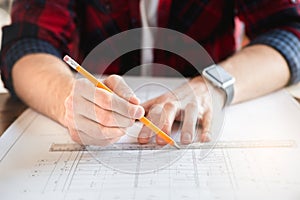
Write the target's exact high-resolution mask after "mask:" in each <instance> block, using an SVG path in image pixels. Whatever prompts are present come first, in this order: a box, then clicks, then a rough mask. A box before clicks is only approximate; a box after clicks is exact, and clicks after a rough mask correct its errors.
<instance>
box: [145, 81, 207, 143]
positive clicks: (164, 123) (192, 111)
mask: <svg viewBox="0 0 300 200" xmlns="http://www.w3.org/2000/svg"><path fill="white" fill-rule="evenodd" d="M211 102H212V101H211V96H210V94H209V92H208V88H207V86H206V84H205V82H204V80H203V78H202V77H200V76H198V77H196V78H193V79H191V80H190V81H189V82H188V83H186V84H184V85H182V86H180V87H179V88H177V89H175V90H174V91H172V92H168V93H166V94H163V95H161V96H159V97H157V98H154V99H151V100H149V101H147V102H145V103H144V104H143V106H144V108H145V110H146V112H147V117H148V118H149V119H150V120H151V121H152V122H154V124H157V125H158V127H159V128H161V129H162V130H163V131H164V132H166V133H167V134H170V133H171V128H172V125H173V123H174V121H175V120H176V121H183V124H182V130H181V143H183V144H189V143H191V142H193V141H201V142H207V141H209V140H210V135H209V130H210V126H211V120H212V103H211ZM198 122H200V123H201V125H202V131H201V133H199V134H197V133H195V132H196V125H197V123H198ZM151 136H152V135H151V130H150V129H148V128H147V127H145V126H144V127H143V128H142V130H141V132H140V134H139V142H140V143H147V142H149V140H150V138H151ZM156 141H157V143H158V144H161V145H164V144H165V141H164V140H162V139H161V138H159V137H156Z"/></svg>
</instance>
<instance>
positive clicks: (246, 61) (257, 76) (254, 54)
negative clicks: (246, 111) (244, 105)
mask: <svg viewBox="0 0 300 200" xmlns="http://www.w3.org/2000/svg"><path fill="white" fill-rule="evenodd" d="M219 64H220V65H221V66H222V67H224V68H225V69H226V70H227V71H228V72H229V73H230V74H232V75H233V76H234V77H235V78H236V83H235V86H234V87H235V96H234V99H233V103H238V102H242V101H245V100H249V99H252V98H255V97H259V96H262V95H264V94H267V93H270V92H273V91H275V90H277V89H280V88H282V87H284V86H285V85H286V84H287V83H288V81H289V79H290V72H289V68H288V65H287V62H286V61H285V59H284V57H283V56H282V55H281V54H280V53H279V52H277V51H276V50H274V49H273V48H271V47H268V46H266V45H253V46H250V47H247V48H244V49H243V50H241V51H240V52H238V53H236V54H235V55H233V56H232V57H230V58H228V59H227V60H225V61H223V62H221V63H219Z"/></svg>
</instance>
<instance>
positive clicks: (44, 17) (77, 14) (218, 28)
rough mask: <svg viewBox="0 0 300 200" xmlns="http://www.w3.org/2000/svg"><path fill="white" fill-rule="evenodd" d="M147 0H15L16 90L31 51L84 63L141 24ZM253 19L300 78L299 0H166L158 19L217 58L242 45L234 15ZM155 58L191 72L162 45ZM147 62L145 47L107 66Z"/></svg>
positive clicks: (10, 58) (255, 30) (8, 54)
mask: <svg viewBox="0 0 300 200" xmlns="http://www.w3.org/2000/svg"><path fill="white" fill-rule="evenodd" d="M139 12H140V10H139V0H122V1H121V0H119V1H117V0H115V1H114V0H88V1H85V0H82V1H80V0H77V1H75V0H38V1H37V0H15V2H14V4H13V8H12V24H11V25H9V26H6V27H4V28H3V42H2V51H1V60H0V63H1V72H2V79H3V81H4V83H5V86H6V87H7V88H8V89H9V90H10V91H11V92H12V93H13V94H14V92H13V87H12V80H11V70H12V67H13V65H14V63H15V62H16V61H17V60H18V59H20V58H21V57H22V56H24V55H26V54H29V53H37V52H44V53H50V54H53V55H56V56H58V57H59V58H61V57H62V56H63V55H64V54H69V55H71V56H72V57H74V58H75V59H77V60H79V61H80V62H81V61H82V60H83V58H84V57H85V56H87V55H88V53H89V52H90V51H91V50H92V49H93V48H94V47H95V46H96V45H97V44H99V43H100V42H102V41H103V40H105V39H107V38H109V37H110V36H112V35H115V34H117V33H120V32H122V31H125V30H129V29H133V28H138V27H141V19H140V13H139ZM235 17H238V18H239V19H240V20H241V21H243V22H244V23H245V28H246V34H247V36H248V37H249V39H250V45H252V44H265V45H269V46H271V47H273V48H274V49H276V50H278V51H279V52H280V53H281V54H282V55H283V56H284V58H285V59H286V61H287V62H288V64H289V67H290V71H291V83H295V82H298V81H299V80H300V57H299V56H300V40H299V38H300V3H299V1H298V0H248V1H245V0H210V1H208V0H160V2H159V6H158V26H159V27H165V28H169V29H173V30H176V31H179V32H181V33H184V34H186V35H188V36H190V37H192V38H193V39H194V40H196V41H197V42H199V43H200V44H201V45H202V46H203V47H204V48H205V49H206V51H207V52H208V53H209V54H210V56H211V57H212V58H213V60H214V61H215V62H219V61H221V60H223V59H225V58H227V57H228V56H230V55H232V54H233V53H234V52H235V51H236V44H235V38H234V28H235V24H234V18H235ZM154 55H155V58H154V61H155V62H156V63H162V64H166V65H168V66H174V65H176V67H177V68H178V69H179V70H180V71H181V72H182V73H183V74H184V75H187V76H191V75H193V74H191V73H190V70H189V67H187V66H188V63H186V61H185V60H184V59H182V58H180V57H178V56H175V55H172V54H170V53H169V52H163V51H158V50H157V51H155V53H154ZM138 64H139V58H138V52H131V53H128V54H126V55H124V56H122V57H120V59H118V60H116V61H115V62H114V63H112V64H111V65H110V67H109V68H108V69H107V70H106V71H105V72H106V73H116V74H123V73H125V72H126V71H127V70H128V69H129V68H130V66H136V65H138Z"/></svg>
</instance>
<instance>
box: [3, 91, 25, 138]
mask: <svg viewBox="0 0 300 200" xmlns="http://www.w3.org/2000/svg"><path fill="white" fill-rule="evenodd" d="M26 108H27V106H26V105H25V104H24V103H22V102H21V101H19V100H16V99H13V98H12V97H11V96H10V95H9V94H8V93H3V94H0V136H1V135H2V134H3V133H4V131H5V130H6V129H7V128H8V127H9V126H10V125H11V124H12V123H13V122H14V121H15V120H16V119H17V118H18V117H19V116H20V115H21V114H22V112H23V111H24V110H25V109H26Z"/></svg>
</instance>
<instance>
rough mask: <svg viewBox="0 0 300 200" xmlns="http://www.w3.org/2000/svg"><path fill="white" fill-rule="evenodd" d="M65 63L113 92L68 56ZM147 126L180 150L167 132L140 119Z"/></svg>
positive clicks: (100, 86) (148, 121)
mask: <svg viewBox="0 0 300 200" xmlns="http://www.w3.org/2000/svg"><path fill="white" fill-rule="evenodd" d="M64 61H65V62H66V63H67V64H68V65H70V67H72V68H73V69H75V70H76V71H78V72H79V73H80V74H81V75H83V76H84V77H86V78H87V79H88V80H89V81H91V82H92V83H93V84H94V85H95V86H96V87H98V88H102V89H104V90H107V91H109V92H111V93H112V92H113V91H112V90H111V89H109V88H108V87H107V86H106V85H104V84H103V83H101V82H100V81H98V80H97V79H96V78H95V77H94V76H93V75H92V74H91V73H89V72H88V71H86V70H85V69H84V68H83V67H81V66H80V65H79V64H78V63H77V62H76V61H75V60H73V59H72V58H71V57H70V56H68V55H66V56H65V57H64ZM139 120H140V121H141V122H142V123H143V124H144V125H145V126H147V127H148V128H150V129H151V130H152V131H153V132H154V133H156V134H157V135H158V136H159V137H161V138H162V139H163V140H164V141H166V142H167V143H168V144H170V145H172V146H174V147H176V148H177V149H180V147H179V145H178V144H177V143H176V142H175V141H174V140H173V139H172V138H171V137H170V136H169V135H167V134H166V133H165V132H163V131H162V130H160V129H159V128H158V127H157V126H155V125H154V124H153V123H152V122H151V121H150V120H149V119H147V118H146V117H142V118H141V119H139Z"/></svg>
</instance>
